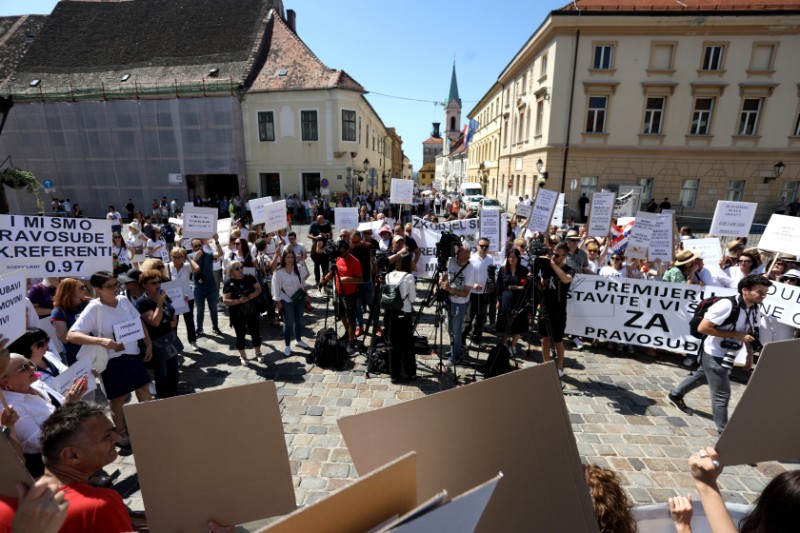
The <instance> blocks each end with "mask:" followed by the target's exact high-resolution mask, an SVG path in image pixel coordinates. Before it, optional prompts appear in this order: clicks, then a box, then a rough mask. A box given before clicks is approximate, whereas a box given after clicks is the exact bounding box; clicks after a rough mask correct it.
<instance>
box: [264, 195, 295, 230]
mask: <svg viewBox="0 0 800 533" xmlns="http://www.w3.org/2000/svg"><path fill="white" fill-rule="evenodd" d="M286 213H287V211H286V200H281V201H280V202H273V203H271V204H265V205H264V233H271V232H273V231H278V230H279V229H283V228H285V227H286V226H288V225H289V224H288V223H287V222H286Z"/></svg>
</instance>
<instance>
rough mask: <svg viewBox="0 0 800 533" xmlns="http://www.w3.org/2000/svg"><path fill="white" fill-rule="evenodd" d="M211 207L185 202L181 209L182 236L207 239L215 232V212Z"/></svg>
mask: <svg viewBox="0 0 800 533" xmlns="http://www.w3.org/2000/svg"><path fill="white" fill-rule="evenodd" d="M218 213H219V211H218V210H217V209H214V208H213V207H195V206H193V205H191V204H186V206H185V207H184V211H183V237H184V238H187V237H191V238H194V237H198V238H200V239H209V238H211V237H212V236H213V235H214V233H216V232H217V214H218Z"/></svg>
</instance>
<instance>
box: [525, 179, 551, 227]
mask: <svg viewBox="0 0 800 533" xmlns="http://www.w3.org/2000/svg"><path fill="white" fill-rule="evenodd" d="M556 202H558V193H557V192H555V191H548V190H547V189H539V192H538V194H537V195H536V202H535V203H534V204H533V210H532V211H531V218H530V220H529V221H528V229H529V230H531V231H538V232H539V233H547V230H549V229H550V223H551V221H552V220H553V211H555V208H556Z"/></svg>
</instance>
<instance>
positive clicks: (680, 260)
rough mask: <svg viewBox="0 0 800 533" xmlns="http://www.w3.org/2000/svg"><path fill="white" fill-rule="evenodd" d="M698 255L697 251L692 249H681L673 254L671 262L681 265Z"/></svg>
mask: <svg viewBox="0 0 800 533" xmlns="http://www.w3.org/2000/svg"><path fill="white" fill-rule="evenodd" d="M698 257H700V256H699V255H698V254H697V253H695V252H693V251H692V250H683V251H681V252H678V254H677V255H676V256H675V262H673V263H672V264H673V265H674V266H678V267H679V266H683V265H688V264H689V263H691V262H692V261H694V260H695V259H697V258H698Z"/></svg>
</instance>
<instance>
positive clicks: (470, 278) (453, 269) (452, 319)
mask: <svg viewBox="0 0 800 533" xmlns="http://www.w3.org/2000/svg"><path fill="white" fill-rule="evenodd" d="M474 285H475V269H474V268H473V267H472V265H471V264H470V262H469V248H467V247H466V246H461V247H460V248H458V250H457V251H456V256H455V257H451V258H450V260H449V261H448V263H447V273H445V274H443V275H442V279H441V281H440V282H439V289H440V290H443V291H445V292H448V293H450V305H449V306H448V308H447V326H448V330H449V333H450V350H451V351H450V358H449V359H448V361H447V364H448V366H450V367H451V368H452V367H455V364H456V363H457V362H458V360H459V359H460V358H461V344H462V339H461V331H462V329H463V326H464V317H465V316H466V314H467V307H468V306H469V294H470V292H471V291H472V287H473V286H474Z"/></svg>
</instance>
